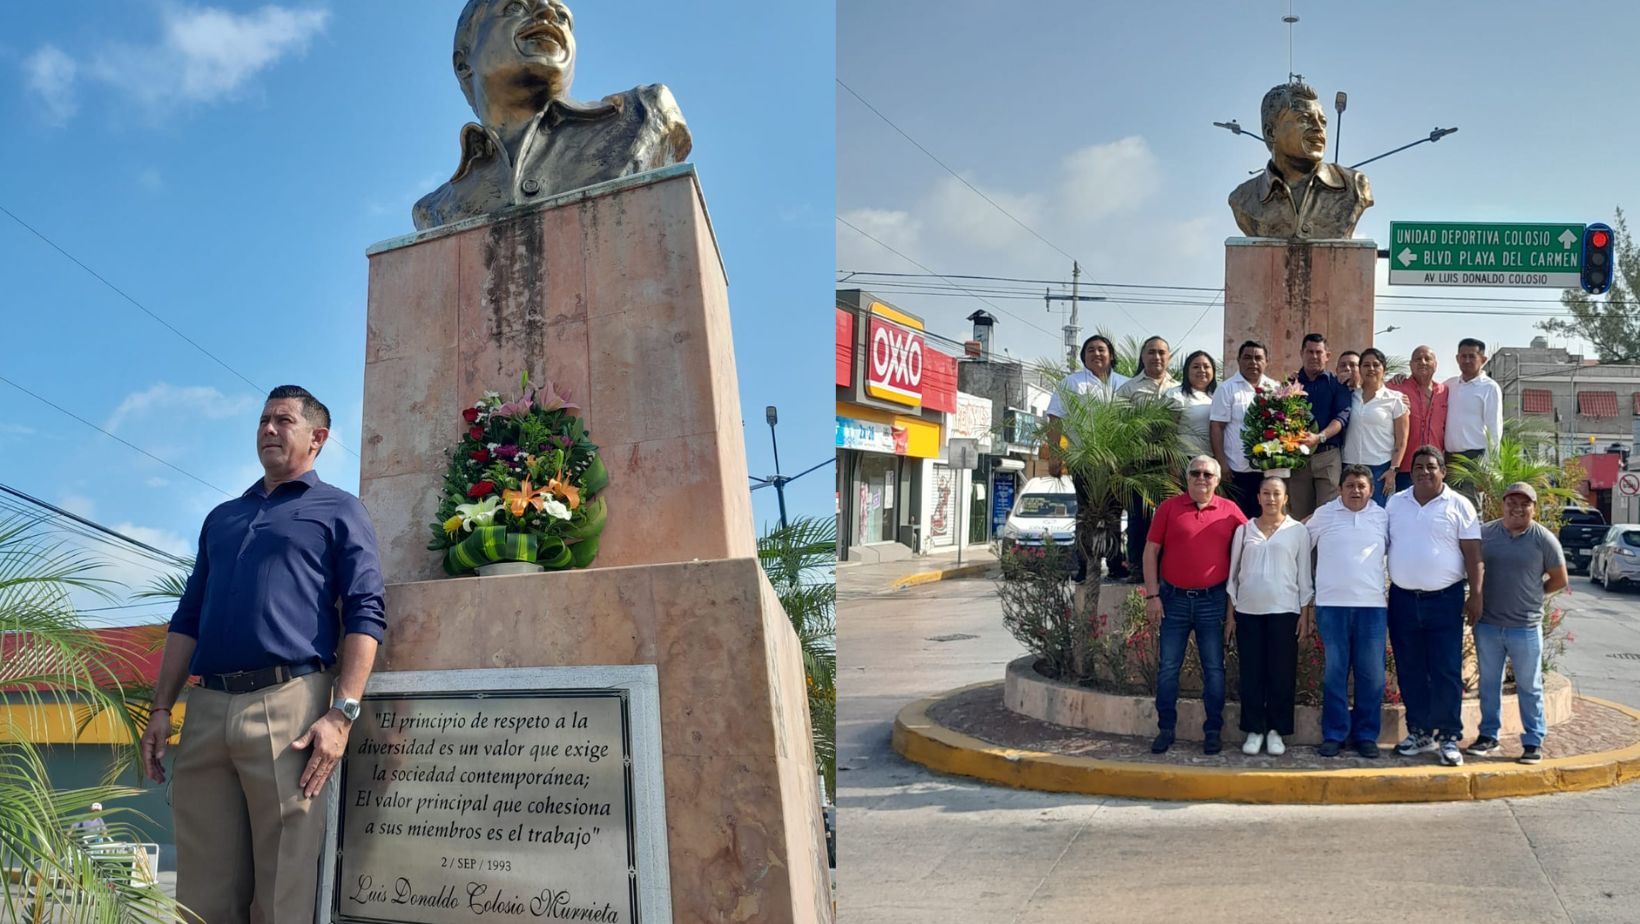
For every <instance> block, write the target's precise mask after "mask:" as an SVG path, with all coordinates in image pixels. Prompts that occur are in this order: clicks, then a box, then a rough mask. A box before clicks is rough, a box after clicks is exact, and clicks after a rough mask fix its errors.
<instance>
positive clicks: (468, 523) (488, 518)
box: [456, 494, 501, 532]
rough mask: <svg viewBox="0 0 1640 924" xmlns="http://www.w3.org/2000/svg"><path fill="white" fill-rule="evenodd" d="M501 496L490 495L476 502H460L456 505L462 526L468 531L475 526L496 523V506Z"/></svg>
mask: <svg viewBox="0 0 1640 924" xmlns="http://www.w3.org/2000/svg"><path fill="white" fill-rule="evenodd" d="M500 503H501V498H499V497H496V496H495V495H493V494H492V495H490V496H489V497H486V498H484V499H483V500H481V501H479V502H477V503H474V504H460V505H458V506H457V507H456V515H457V516H459V517H461V528H462V529H465V530H466V531H468V532H472V531H473V527H474V526H492V525H494V524H495V514H496V508H497V506H499V505H500Z"/></svg>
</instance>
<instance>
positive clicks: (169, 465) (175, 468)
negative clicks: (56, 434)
mask: <svg viewBox="0 0 1640 924" xmlns="http://www.w3.org/2000/svg"><path fill="white" fill-rule="evenodd" d="M0 382H5V383H6V384H7V385H10V386H11V387H12V388H15V389H17V390H18V391H20V392H22V393H23V394H25V395H28V396H29V397H30V398H33V399H34V400H36V401H39V402H40V403H42V404H45V405H47V406H48V407H51V408H52V409H54V410H56V411H58V412H59V413H62V414H66V415H68V416H69V417H72V418H74V419H75V420H78V421H79V422H80V423H83V424H85V425H86V426H88V427H90V428H91V429H93V430H95V431H97V432H98V433H101V434H102V435H103V436H106V437H108V438H109V439H111V440H113V441H115V442H116V443H119V444H120V445H122V446H125V447H127V448H130V449H134V450H136V451H137V452H140V453H142V454H143V455H145V456H147V457H148V458H150V459H153V460H154V461H155V462H158V463H159V464H161V465H163V466H165V467H166V468H169V469H171V470H172V471H174V472H176V473H178V474H181V475H186V476H187V477H189V478H191V479H193V480H194V481H197V482H199V483H200V484H202V485H204V486H205V487H207V488H210V489H211V490H213V491H216V492H218V493H220V494H222V495H223V496H224V497H233V496H234V495H233V494H231V493H229V492H227V491H224V490H222V489H221V488H219V487H217V486H216V485H214V484H211V483H210V482H209V481H206V480H205V479H203V478H201V477H199V476H198V475H195V474H194V473H193V472H190V471H188V470H186V469H184V468H181V467H179V466H177V465H175V464H174V463H171V462H167V461H165V460H164V459H161V458H160V457H159V456H156V455H154V454H153V453H151V452H149V451H148V450H146V449H144V448H142V447H141V446H138V445H136V444H134V443H131V442H128V441H126V440H124V439H121V438H120V437H117V436H115V435H114V434H112V433H109V432H108V431H107V430H104V429H103V428H102V427H99V426H97V425H96V424H94V423H92V422H91V421H89V420H86V419H85V418H84V417H81V416H80V415H78V414H76V413H74V412H73V411H71V410H69V409H68V408H65V407H63V406H62V405H59V404H57V403H56V402H54V401H51V400H50V399H48V398H44V397H41V396H40V395H38V394H35V393H34V392H32V391H29V390H28V389H27V388H24V387H23V386H21V385H19V384H17V383H16V382H13V381H12V380H11V379H8V378H6V377H5V376H3V375H0Z"/></svg>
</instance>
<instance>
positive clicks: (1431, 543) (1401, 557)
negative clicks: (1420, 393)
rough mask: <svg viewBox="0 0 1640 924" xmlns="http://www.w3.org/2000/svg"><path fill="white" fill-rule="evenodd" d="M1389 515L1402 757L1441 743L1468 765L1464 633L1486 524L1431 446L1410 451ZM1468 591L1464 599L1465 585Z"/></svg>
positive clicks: (1454, 762) (1475, 614)
mask: <svg viewBox="0 0 1640 924" xmlns="http://www.w3.org/2000/svg"><path fill="white" fill-rule="evenodd" d="M1385 512H1386V513H1387V514H1388V515H1389V580H1390V588H1389V640H1390V647H1391V648H1392V649H1394V651H1395V673H1396V677H1397V678H1398V679H1399V680H1400V684H1401V701H1402V703H1403V704H1404V705H1405V706H1406V717H1407V736H1406V738H1404V739H1402V741H1401V743H1400V744H1398V745H1396V746H1395V753H1397V754H1400V755H1401V756H1402V757H1410V756H1412V755H1414V754H1427V753H1429V752H1431V751H1434V750H1437V749H1439V751H1440V759H1441V763H1443V764H1446V765H1447V766H1449V767H1456V766H1459V765H1461V764H1462V763H1463V752H1462V751H1460V750H1459V749H1458V740H1459V738H1460V737H1461V736H1462V735H1463V713H1462V705H1463V634H1464V622H1465V619H1466V618H1467V619H1468V621H1469V622H1471V623H1473V622H1474V621H1475V620H1477V619H1479V618H1480V614H1481V602H1482V598H1481V524H1480V519H1479V518H1478V517H1476V516H1475V508H1474V506H1473V505H1472V504H1470V503H1469V500H1468V499H1467V498H1465V497H1464V496H1463V495H1461V494H1459V493H1458V492H1456V491H1454V490H1452V489H1451V488H1449V487H1447V486H1446V460H1445V457H1444V456H1443V455H1442V453H1441V451H1440V450H1439V449H1437V448H1435V447H1434V446H1423V447H1420V448H1419V449H1418V450H1417V452H1415V453H1413V455H1412V487H1410V488H1408V489H1406V490H1405V491H1400V492H1397V493H1396V494H1395V495H1394V496H1392V497H1391V498H1390V499H1389V504H1388V505H1387V506H1386V507H1385ZM1466 581H1467V583H1468V585H1469V597H1468V599H1467V600H1465V599H1464V584H1465V582H1466Z"/></svg>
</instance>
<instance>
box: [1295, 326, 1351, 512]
mask: <svg viewBox="0 0 1640 924" xmlns="http://www.w3.org/2000/svg"><path fill="white" fill-rule="evenodd" d="M1302 351H1303V354H1304V368H1302V369H1300V370H1298V373H1297V374H1296V375H1294V376H1293V381H1295V382H1297V383H1298V384H1300V385H1302V386H1304V394H1305V395H1306V396H1308V397H1309V399H1310V413H1311V414H1313V415H1314V416H1315V425H1316V427H1317V428H1319V431H1320V432H1317V433H1312V434H1311V435H1310V438H1309V439H1307V440H1305V441H1304V444H1305V445H1306V446H1309V447H1310V464H1309V465H1306V466H1304V467H1303V468H1298V469H1293V476H1292V477H1291V478H1290V479H1288V481H1287V498H1288V499H1287V503H1288V505H1289V507H1288V513H1290V514H1291V515H1292V516H1293V517H1295V518H1297V519H1300V520H1302V519H1304V518H1305V517H1308V516H1309V515H1310V514H1312V513H1314V512H1316V511H1317V510H1318V509H1320V508H1321V507H1322V506H1324V505H1326V504H1329V503H1331V502H1332V501H1333V500H1335V499H1336V498H1337V497H1338V486H1339V483H1340V482H1339V475H1340V473H1342V472H1343V470H1344V428H1345V427H1347V426H1349V424H1350V389H1349V386H1347V385H1345V384H1343V383H1341V382H1339V381H1338V378H1337V377H1336V376H1334V375H1333V374H1332V373H1331V372H1328V371H1327V360H1329V359H1331V357H1330V356H1329V355H1328V353H1327V338H1326V336H1325V335H1323V334H1305V335H1304V346H1303V348H1302Z"/></svg>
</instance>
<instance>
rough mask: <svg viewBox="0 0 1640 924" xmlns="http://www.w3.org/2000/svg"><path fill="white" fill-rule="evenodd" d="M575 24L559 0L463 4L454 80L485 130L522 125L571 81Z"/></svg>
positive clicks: (566, 90)
mask: <svg viewBox="0 0 1640 924" xmlns="http://www.w3.org/2000/svg"><path fill="white" fill-rule="evenodd" d="M573 27H574V22H573V20H572V18H571V16H570V12H569V7H567V6H565V5H564V4H563V3H562V2H560V0H467V5H466V7H465V8H463V9H462V11H461V17H460V18H459V19H458V20H456V39H455V54H454V58H453V60H454V64H455V70H456V79H457V80H459V81H460V82H461V91H462V93H464V94H466V96H467V104H468V105H469V106H472V107H473V114H474V115H476V116H478V120H479V121H480V122H482V123H484V124H485V125H488V126H492V127H493V126H498V125H505V124H509V123H517V122H521V121H527V120H529V119H530V118H531V117H533V116H534V115H535V114H536V113H538V112H540V111H541V110H542V109H544V108H546V105H547V104H548V103H549V102H551V101H552V100H555V99H560V100H561V99H567V98H568V96H569V87H570V83H571V82H572V81H573V80H574V79H575V35H574V31H573Z"/></svg>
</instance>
